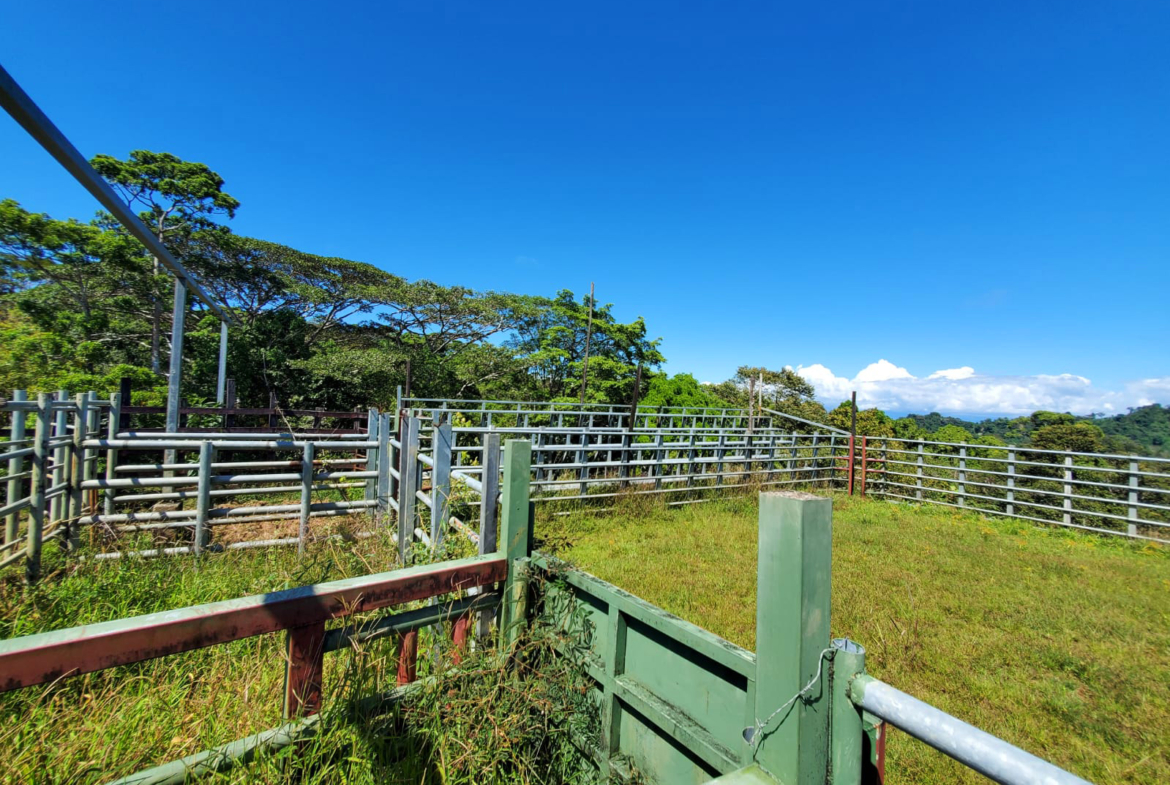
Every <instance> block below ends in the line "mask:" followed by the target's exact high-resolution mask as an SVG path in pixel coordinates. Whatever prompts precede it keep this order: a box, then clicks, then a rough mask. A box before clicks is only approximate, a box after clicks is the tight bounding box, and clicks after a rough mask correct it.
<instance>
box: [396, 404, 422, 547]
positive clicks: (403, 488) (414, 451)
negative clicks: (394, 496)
mask: <svg viewBox="0 0 1170 785" xmlns="http://www.w3.org/2000/svg"><path fill="white" fill-rule="evenodd" d="M419 424H420V420H419V419H418V418H417V417H407V418H406V420H405V422H404V423H403V426H404V427H403V429H402V434H401V436H400V437H399V440H400V441H401V443H402V451H401V453H400V456H399V457H400V458H401V460H400V462H399V464H398V558H399V559H401V560H402V563H403V564H406V561H407V559H408V558H409V557H410V544H411V542H413V541H414V522H415V514H414V511H415V503H416V502H417V501H418V499H417V497H416V496H415V492H416V491H418V479H419V473H418V430H419Z"/></svg>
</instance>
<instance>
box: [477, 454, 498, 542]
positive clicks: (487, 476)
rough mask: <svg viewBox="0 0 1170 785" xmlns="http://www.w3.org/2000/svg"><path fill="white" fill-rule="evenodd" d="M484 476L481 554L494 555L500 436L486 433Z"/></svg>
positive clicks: (480, 509) (481, 510)
mask: <svg viewBox="0 0 1170 785" xmlns="http://www.w3.org/2000/svg"><path fill="white" fill-rule="evenodd" d="M482 464H483V474H482V475H480V482H481V484H482V486H483V493H482V494H481V495H480V499H479V552H480V553H494V552H495V550H496V539H497V534H498V529H497V526H496V522H497V518H496V500H497V496H498V495H499V492H500V435H499V434H498V433H485V434H484V437H483V461H482Z"/></svg>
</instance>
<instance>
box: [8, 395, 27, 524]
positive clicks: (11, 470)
mask: <svg viewBox="0 0 1170 785" xmlns="http://www.w3.org/2000/svg"><path fill="white" fill-rule="evenodd" d="M27 400H28V393H27V392H25V391H24V390H13V391H12V401H13V402H14V403H22V402H24V401H27ZM27 419H28V415H27V414H26V413H25V412H23V411H21V410H20V409H14V410H13V411H12V429H11V430H10V431H9V434H8V435H9V438H10V439H11V440H12V441H13V442H20V441H22V440H23V439H24V438H25V422H26V421H27ZM17 449H24V447H23V446H22V445H19V444H18V445H17ZM23 471H24V458H9V459H8V476H9V477H10V478H12V477H15V476H16V475H18V474H20V473H21V472H23ZM23 485H24V483H23V482H22V481H21V480H14V479H9V480H8V483H7V486H8V487H7V490H6V491H5V495H4V506H6V507H7V506H9V505H12V504H15V503H16V502H17V501H19V500H20V499H21V498H22V497H23V494H21V492H20V491H21V488H22V487H23ZM19 537H20V511H16V512H10V513H8V517H7V518H6V519H5V521H4V542H5V544H7V543H10V542H15V541H16V540H17V539H18V538H19Z"/></svg>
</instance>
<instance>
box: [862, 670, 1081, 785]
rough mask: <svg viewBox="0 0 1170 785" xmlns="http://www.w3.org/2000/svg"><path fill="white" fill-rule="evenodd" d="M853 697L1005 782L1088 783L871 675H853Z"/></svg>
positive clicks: (872, 711) (1011, 784)
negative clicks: (854, 676) (855, 676)
mask: <svg viewBox="0 0 1170 785" xmlns="http://www.w3.org/2000/svg"><path fill="white" fill-rule="evenodd" d="M849 697H850V699H851V700H852V701H853V702H854V703H855V704H856V705H858V706H859V707H861V708H862V709H864V710H865V711H868V712H869V713H870V714H873V715H874V716H876V717H879V718H880V719H882V720H885V721H886V722H888V723H890V724H891V725H893V726H894V727H896V728H899V729H901V730H902V731H904V732H906V733H908V734H910V735H911V736H913V737H914V738H916V739H918V740H919V741H922V742H925V743H926V744H929V745H930V746H931V747H934V748H935V749H936V750H938V751H939V752H942V753H943V754H945V755H948V756H950V757H951V758H954V759H955V760H957V761H958V762H959V763H962V764H963V765H964V766H967V767H968V768H971V769H974V770H975V771H977V772H979V773H980V774H982V775H983V776H985V777H987V778H988V779H990V780H992V781H994V782H998V783H1002V785H1090V783H1089V782H1088V781H1087V780H1083V779H1081V778H1080V777H1078V776H1076V775H1075V774H1070V773H1069V772H1067V771H1065V770H1064V769H1060V768H1057V767H1056V766H1053V765H1052V764H1051V763H1049V762H1047V761H1045V760H1041V759H1040V758H1038V757H1036V756H1035V755H1033V754H1031V753H1030V752H1025V751H1024V750H1022V749H1020V748H1019V747H1015V746H1013V745H1011V744H1008V743H1007V742H1006V741H1004V740H1003V739H1000V738H997V737H995V736H992V735H991V734H990V733H987V732H986V731H982V730H979V729H978V728H976V727H975V726H974V725H968V724H967V723H965V722H963V721H962V720H960V719H956V718H955V717H952V716H951V715H949V714H947V713H946V712H944V711H942V710H940V709H936V708H935V707H934V706H931V705H930V704H928V703H923V702H922V701H920V700H918V699H917V698H915V697H913V696H912V695H907V694H906V693H904V692H902V691H901V690H899V689H895V688H894V687H891V686H890V685H888V684H886V683H884V682H881V681H878V680H877V679H875V678H873V677H871V676H864V675H863V676H858V677H857V678H855V679H854V680H853V682H852V683H851V684H850V685H849Z"/></svg>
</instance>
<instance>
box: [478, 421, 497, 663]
mask: <svg viewBox="0 0 1170 785" xmlns="http://www.w3.org/2000/svg"><path fill="white" fill-rule="evenodd" d="M482 456H483V457H482V460H481V462H480V463H481V465H482V466H483V474H481V475H480V483H481V485H482V488H483V492H482V493H481V494H480V498H479V552H480V553H481V554H484V553H495V551H496V544H497V542H498V540H499V536H498V535H499V528H498V522H499V519H498V518H497V517H496V501H497V498H498V497H499V492H500V435H499V434H498V433H485V434H484V435H483V453H482ZM491 620H492V613H491V612H490V611H485V612H483V613H481V614H479V618H478V619H477V620H476V623H475V634H476V635H478V636H479V637H480V638H483V639H485V640H486V639H487V636H488V633H489V632H490V626H491Z"/></svg>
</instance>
